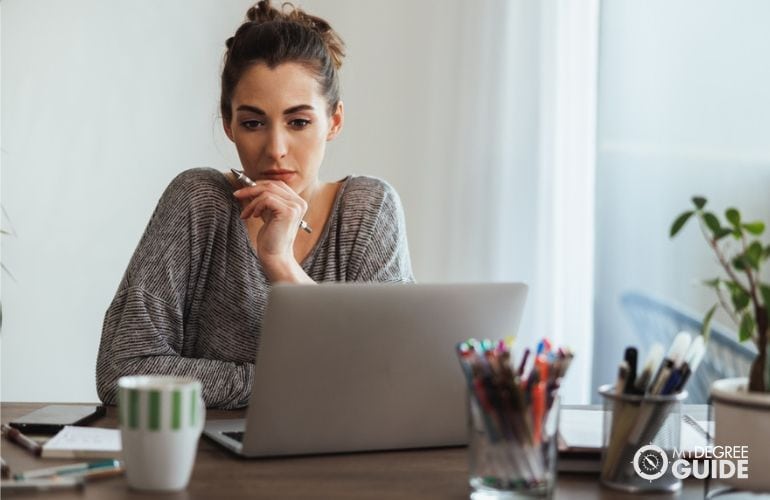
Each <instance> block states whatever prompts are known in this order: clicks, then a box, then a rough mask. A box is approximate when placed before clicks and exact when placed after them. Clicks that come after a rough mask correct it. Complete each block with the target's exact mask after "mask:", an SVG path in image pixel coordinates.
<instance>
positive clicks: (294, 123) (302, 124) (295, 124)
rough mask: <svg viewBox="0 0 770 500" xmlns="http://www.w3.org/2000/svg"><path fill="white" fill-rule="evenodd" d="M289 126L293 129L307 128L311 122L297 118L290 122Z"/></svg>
mask: <svg viewBox="0 0 770 500" xmlns="http://www.w3.org/2000/svg"><path fill="white" fill-rule="evenodd" d="M289 125H290V126H292V127H293V128H305V127H307V126H308V125H310V120H304V119H302V118H295V119H294V120H292V121H290V122H289Z"/></svg>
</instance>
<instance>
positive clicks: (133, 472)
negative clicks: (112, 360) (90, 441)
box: [118, 375, 206, 491]
mask: <svg viewBox="0 0 770 500" xmlns="http://www.w3.org/2000/svg"><path fill="white" fill-rule="evenodd" d="M205 420H206V406H205V405H204V404H203V398H202V397H201V383H200V382H199V381H198V380H196V379H194V378H191V377H173V376H161V375H146V376H132V377H121V378H120V379H119V380H118V421H119V423H120V431H121V439H122V443H123V460H124V461H125V467H126V478H127V480H128V485H129V486H130V487H131V488H134V489H137V490H151V491H178V490H182V489H184V488H186V487H187V483H189V481H190V475H191V473H192V468H193V464H194V463H195V455H196V452H197V450H198V439H199V438H200V435H201V432H202V431H203V424H204V422H205Z"/></svg>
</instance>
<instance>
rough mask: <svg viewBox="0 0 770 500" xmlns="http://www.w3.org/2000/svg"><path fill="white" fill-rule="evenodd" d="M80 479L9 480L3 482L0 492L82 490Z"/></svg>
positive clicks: (81, 480) (82, 484)
mask: <svg viewBox="0 0 770 500" xmlns="http://www.w3.org/2000/svg"><path fill="white" fill-rule="evenodd" d="M84 485H85V483H84V482H83V478H82V477H58V476H57V477H53V478H50V479H49V478H46V479H29V480H27V479H21V480H18V479H11V480H8V481H3V482H2V486H1V487H0V491H2V492H3V493H22V492H38V491H58V490H71V489H79V490H80V489H83V486H84Z"/></svg>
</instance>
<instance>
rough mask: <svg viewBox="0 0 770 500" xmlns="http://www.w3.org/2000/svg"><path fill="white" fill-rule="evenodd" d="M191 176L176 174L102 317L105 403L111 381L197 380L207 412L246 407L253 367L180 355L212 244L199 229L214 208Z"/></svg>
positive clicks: (112, 389) (111, 398)
mask: <svg viewBox="0 0 770 500" xmlns="http://www.w3.org/2000/svg"><path fill="white" fill-rule="evenodd" d="M190 177H191V176H190V175H185V173H183V174H180V176H178V177H177V178H176V179H175V180H174V181H172V183H171V184H170V185H169V187H168V188H167V189H166V191H165V192H164V194H163V196H162V197H161V199H160V201H159V203H158V206H157V207H156V209H155V212H154V213H153V216H152V217H151V219H150V222H149V224H148V226H147V228H146V230H145V232H144V235H143V236H142V238H141V240H140V242H139V245H138V246H137V248H136V250H135V252H134V255H133V256H132V258H131V262H130V263H129V266H128V269H127V270H126V273H125V275H124V277H123V280H122V282H121V284H120V286H119V288H118V291H117V293H116V295H115V298H114V299H113V301H112V303H111V305H110V306H109V308H108V310H107V313H106V315H105V318H104V323H103V327H102V337H101V342H100V345H99V354H98V357H97V364H96V388H97V393H98V394H99V397H100V399H101V400H102V401H103V402H105V403H107V404H115V403H116V400H117V381H118V379H119V378H120V377H122V376H126V375H178V376H190V377H195V378H197V379H198V380H200V381H201V384H202V386H203V399H204V401H205V403H206V406H209V407H218V408H236V407H240V406H245V405H246V404H248V396H249V393H250V391H251V382H252V378H253V371H254V365H253V363H234V362H227V361H223V360H215V359H200V358H190V357H184V356H182V352H183V350H185V349H184V348H185V346H188V345H189V344H190V343H191V342H194V339H189V338H186V337H185V324H186V320H187V318H186V317H185V311H186V310H187V309H188V297H190V296H191V295H192V294H193V291H194V290H193V289H194V287H195V283H196V281H197V278H198V273H199V272H200V268H201V262H202V260H203V259H204V258H205V246H206V240H207V238H208V239H210V238H211V237H213V236H210V235H209V236H207V231H206V229H205V225H206V224H210V223H211V220H212V219H213V218H215V217H213V216H212V215H211V214H210V213H207V210H209V211H210V210H212V209H211V207H216V206H217V205H216V201H217V200H213V199H211V197H212V194H211V193H210V190H207V189H206V186H205V185H203V186H201V182H200V179H190ZM204 184H205V183H204ZM201 214H202V215H201ZM188 351H189V350H188Z"/></svg>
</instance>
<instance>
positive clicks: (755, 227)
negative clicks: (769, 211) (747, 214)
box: [743, 221, 765, 236]
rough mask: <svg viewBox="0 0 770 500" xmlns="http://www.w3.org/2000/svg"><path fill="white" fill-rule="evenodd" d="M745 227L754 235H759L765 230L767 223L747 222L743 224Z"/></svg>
mask: <svg viewBox="0 0 770 500" xmlns="http://www.w3.org/2000/svg"><path fill="white" fill-rule="evenodd" d="M743 229H745V230H746V231H748V232H750V233H751V234H753V235H756V236H759V235H760V234H762V233H763V232H764V231H765V223H764V222H762V221H755V222H747V223H746V224H743Z"/></svg>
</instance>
